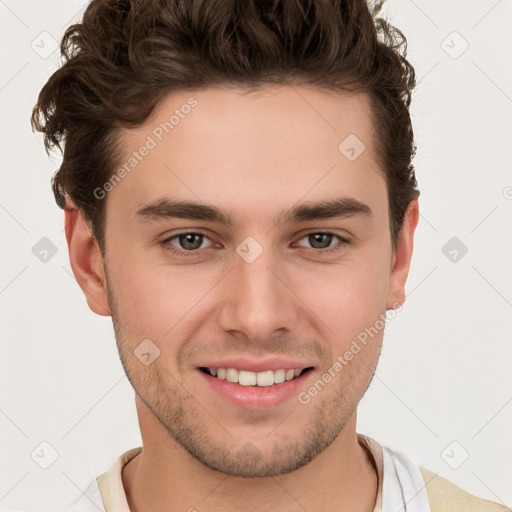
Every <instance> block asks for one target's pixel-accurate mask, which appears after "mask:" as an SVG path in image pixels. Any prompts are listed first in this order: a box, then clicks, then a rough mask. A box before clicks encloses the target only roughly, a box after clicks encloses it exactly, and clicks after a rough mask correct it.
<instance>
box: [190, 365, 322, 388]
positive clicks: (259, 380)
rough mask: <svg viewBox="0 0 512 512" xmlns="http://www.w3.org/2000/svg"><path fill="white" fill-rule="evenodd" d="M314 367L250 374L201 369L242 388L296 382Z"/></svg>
mask: <svg viewBox="0 0 512 512" xmlns="http://www.w3.org/2000/svg"><path fill="white" fill-rule="evenodd" d="M312 369H313V367H307V368H295V369H284V368H281V369H278V370H267V371H263V372H249V371H246V370H237V369H236V368H200V370H201V371H202V372H203V373H206V374H207V375H210V376H212V377H215V378H217V379H220V380H226V381H228V382H231V383H233V384H240V385H241V386H259V387H267V386H274V385H278V384H282V383H283V382H287V381H289V380H294V379H296V378H298V377H300V376H301V375H304V374H305V373H307V372H309V371H310V370H312Z"/></svg>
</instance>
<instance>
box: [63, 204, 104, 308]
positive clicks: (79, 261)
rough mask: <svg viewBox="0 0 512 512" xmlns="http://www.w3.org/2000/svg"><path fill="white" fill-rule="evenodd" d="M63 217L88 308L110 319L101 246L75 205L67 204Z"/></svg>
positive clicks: (71, 257) (71, 256)
mask: <svg viewBox="0 0 512 512" xmlns="http://www.w3.org/2000/svg"><path fill="white" fill-rule="evenodd" d="M64 215H65V229H66V240H67V243H68V250H69V260H70V263H71V268H72V270H73V274H74V275H75V278H76V280H77V282H78V284H79V285H80V288H81V289H82V291H83V292H84V294H85V298H86V300H87V304H88V305H89V308H90V309H91V310H92V311H94V313H96V314H98V315H101V316H110V314H111V313H110V307H109V304H108V298H107V292H106V289H107V288H106V282H105V276H104V272H103V258H102V256H101V252H100V249H99V246H98V243H97V241H96V239H95V238H94V237H93V236H92V234H91V231H90V229H89V226H88V225H87V223H86V222H85V220H84V218H83V216H82V213H81V212H80V210H78V208H77V207H76V206H75V205H74V204H73V203H72V202H68V203H66V207H65V209H64Z"/></svg>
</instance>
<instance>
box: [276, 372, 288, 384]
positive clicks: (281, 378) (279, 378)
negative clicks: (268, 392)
mask: <svg viewBox="0 0 512 512" xmlns="http://www.w3.org/2000/svg"><path fill="white" fill-rule="evenodd" d="M285 376H286V370H276V371H275V372H274V384H281V382H284V381H285Z"/></svg>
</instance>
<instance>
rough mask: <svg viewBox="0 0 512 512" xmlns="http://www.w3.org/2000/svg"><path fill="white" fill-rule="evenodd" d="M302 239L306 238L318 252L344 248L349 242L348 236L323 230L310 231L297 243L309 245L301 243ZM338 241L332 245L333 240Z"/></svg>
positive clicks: (302, 245)
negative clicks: (344, 236)
mask: <svg viewBox="0 0 512 512" xmlns="http://www.w3.org/2000/svg"><path fill="white" fill-rule="evenodd" d="M302 240H306V243H309V244H310V247H311V248H312V249H314V250H316V251H318V252H324V253H325V252H332V251H338V250H340V249H342V248H343V247H344V246H345V245H348V244H349V241H348V240H347V239H346V238H343V237H341V236H339V235H337V234H335V233H331V232H328V231H321V232H315V233H308V234H307V235H305V236H303V237H302V238H301V239H300V240H299V242H298V243H297V245H299V246H301V247H308V246H307V245H304V244H301V243H300V242H301V241H302ZM336 240H337V241H338V244H335V245H331V244H332V242H333V241H336Z"/></svg>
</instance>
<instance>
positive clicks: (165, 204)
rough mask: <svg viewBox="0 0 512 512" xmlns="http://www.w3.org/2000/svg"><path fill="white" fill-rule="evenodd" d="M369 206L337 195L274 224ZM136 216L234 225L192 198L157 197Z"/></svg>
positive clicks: (348, 213)
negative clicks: (181, 199) (184, 199)
mask: <svg viewBox="0 0 512 512" xmlns="http://www.w3.org/2000/svg"><path fill="white" fill-rule="evenodd" d="M372 214H373V212H372V210H371V208H370V207H369V206H368V205H367V204H365V203H363V202H361V201H359V200H357V199H354V198H350V197H340V198H337V199H333V200H328V201H327V200H326V201H321V202H318V203H313V202H311V203H305V204H301V205H298V206H294V207H292V208H290V209H289V210H288V211H285V212H282V213H281V214H280V215H279V216H278V218H277V221H276V223H277V224H293V223H298V222H306V221H310V220H318V219H332V218H338V217H353V216H361V215H362V216H371V215H372ZM135 217H136V218H137V219H138V220H139V221H140V222H148V221H160V220H167V219H171V218H179V219H190V220H201V221H209V222H217V223H220V224H224V225H226V226H233V225H234V224H235V221H234V218H233V216H232V215H231V214H230V213H226V212H223V211H222V210H220V209H219V208H217V207H216V206H213V205H208V204H204V203H196V202H193V201H179V200H172V199H168V198H162V199H158V200H157V201H155V202H153V203H149V204H146V205H144V206H143V207H142V208H140V209H139V210H137V212H136V213H135Z"/></svg>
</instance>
